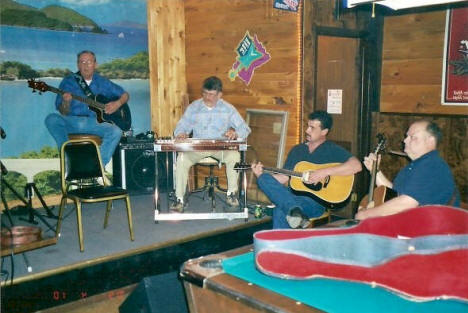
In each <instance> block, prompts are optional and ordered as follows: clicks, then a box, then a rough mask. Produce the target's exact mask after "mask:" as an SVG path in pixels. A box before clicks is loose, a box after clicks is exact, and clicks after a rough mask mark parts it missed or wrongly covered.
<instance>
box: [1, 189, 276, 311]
mask: <svg viewBox="0 0 468 313" xmlns="http://www.w3.org/2000/svg"><path fill="white" fill-rule="evenodd" d="M131 205H132V211H133V227H134V233H135V240H134V241H130V237H129V231H128V225H127V218H126V211H125V205H124V202H123V201H114V207H113V209H112V212H111V213H110V217H109V225H108V227H107V228H106V229H104V228H103V222H104V213H105V203H98V204H85V205H84V206H83V230H84V248H85V250H84V252H80V249H79V244H78V234H77V222H76V213H75V211H74V206H73V205H72V204H68V206H67V208H66V210H65V212H64V219H63V224H62V230H61V236H60V238H58V240H57V241H56V243H54V242H52V243H51V244H49V245H46V246H44V247H41V248H39V249H36V250H33V251H29V252H26V253H25V254H24V255H25V256H26V258H27V260H28V262H29V264H30V267H31V269H32V271H31V272H28V269H27V266H26V262H25V260H24V258H23V254H16V255H13V256H10V255H8V256H3V257H2V271H3V274H2V299H1V301H2V312H35V311H38V310H43V309H46V308H51V307H56V306H59V305H63V304H66V303H69V302H72V301H76V300H79V299H82V298H88V297H92V296H93V295H98V294H103V293H106V292H108V291H112V290H116V289H119V288H122V287H125V286H130V285H132V284H137V283H139V282H140V281H141V280H142V279H143V278H145V277H147V276H151V275H158V274H162V273H168V272H173V271H178V270H179V268H180V266H181V264H183V263H184V262H185V261H186V260H188V259H191V258H197V257H199V256H202V255H207V254H212V253H218V252H221V251H225V250H228V249H232V248H236V247H240V246H243V245H246V244H250V243H252V242H253V239H252V234H253V233H254V232H256V231H258V230H263V229H270V228H271V219H270V218H269V217H264V218H261V219H257V218H255V217H253V216H252V215H251V214H249V218H248V219H247V220H245V219H234V220H227V219H216V220H209V219H208V220H183V221H158V222H157V223H156V222H155V220H154V203H153V197H152V195H151V194H145V195H132V196H131ZM163 205H164V204H163ZM222 207H223V203H222V202H221V201H219V202H218V204H217V209H218V210H220V211H221V210H222ZM39 211H40V210H39ZM52 211H53V212H54V213H57V211H58V208H57V207H55V208H53V209H52ZM187 211H188V212H200V213H201V212H210V202H209V201H208V200H206V201H203V200H202V199H200V198H198V197H196V196H192V198H191V200H190V202H189V207H188V208H187ZM11 213H12V215H13V219H14V221H15V224H16V225H28V226H31V224H29V223H27V222H25V221H19V218H21V217H23V218H24V217H27V216H25V215H24V213H25V212H22V211H21V210H19V209H18V208H17V209H13V210H11ZM3 215H4V214H2V219H3V222H2V227H3V224H7V225H8V221H7V219H6V218H5V216H3ZM45 220H46V221H47V222H48V223H50V224H52V225H53V226H55V224H56V220H55V219H53V218H45ZM39 222H40V221H39ZM39 226H40V227H41V228H42V230H43V236H44V237H53V236H54V233H53V232H52V231H51V230H48V229H47V227H46V226H45V225H43V224H42V223H41V222H40V224H39ZM12 276H13V279H11V278H12Z"/></svg>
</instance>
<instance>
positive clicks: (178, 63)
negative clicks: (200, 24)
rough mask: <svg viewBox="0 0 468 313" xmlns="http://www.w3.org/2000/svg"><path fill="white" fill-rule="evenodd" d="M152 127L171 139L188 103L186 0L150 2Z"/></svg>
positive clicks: (149, 46) (160, 134)
mask: <svg viewBox="0 0 468 313" xmlns="http://www.w3.org/2000/svg"><path fill="white" fill-rule="evenodd" d="M147 7H148V37H149V38H148V50H149V61H150V94H151V128H152V129H153V131H155V132H156V134H158V136H171V134H172V132H173V130H174V127H175V125H176V124H177V121H178V120H179V117H180V115H181V114H182V112H183V108H184V107H185V105H186V104H187V102H188V96H187V82H186V75H185V65H186V62H185V17H184V1H183V0H170V1H168V0H148V4H147Z"/></svg>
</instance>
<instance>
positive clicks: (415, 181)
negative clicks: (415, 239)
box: [355, 120, 460, 220]
mask: <svg viewBox="0 0 468 313" xmlns="http://www.w3.org/2000/svg"><path fill="white" fill-rule="evenodd" d="M441 138H442V132H441V130H440V128H439V127H438V126H437V125H436V124H435V123H434V122H429V121H425V120H422V121H417V122H414V123H413V124H411V126H410V127H409V129H408V132H407V133H406V138H405V140H404V143H405V152H406V154H407V155H408V157H409V158H410V159H411V163H409V164H408V165H407V166H406V167H404V168H403V169H402V170H401V171H400V172H399V173H398V175H397V176H396V178H395V180H394V181H393V183H392V182H391V181H390V180H388V179H387V178H386V177H385V175H384V174H383V173H382V172H381V171H378V172H377V176H376V184H377V186H382V185H383V186H386V187H388V188H393V189H394V190H395V191H396V192H397V194H398V196H397V197H395V198H393V199H390V200H388V201H386V202H384V203H382V204H381V205H379V206H376V207H372V204H371V205H370V206H368V207H367V208H359V211H358V213H357V214H356V216H355V218H356V219H359V220H363V219H366V218H369V217H374V216H385V215H391V214H395V213H399V212H401V211H404V210H407V209H410V208H415V207H417V206H420V205H427V204H440V205H454V206H459V205H460V195H459V193H458V190H457V188H456V185H455V181H454V179H453V175H452V172H451V171H450V168H449V166H448V165H447V163H446V162H445V161H444V159H442V158H441V157H440V155H439V152H438V151H437V144H438V143H439V142H440V140H441ZM375 160H376V156H375V154H373V153H371V154H369V156H367V157H365V158H364V165H365V166H366V168H367V169H370V168H371V167H372V163H373V162H374V161H375Z"/></svg>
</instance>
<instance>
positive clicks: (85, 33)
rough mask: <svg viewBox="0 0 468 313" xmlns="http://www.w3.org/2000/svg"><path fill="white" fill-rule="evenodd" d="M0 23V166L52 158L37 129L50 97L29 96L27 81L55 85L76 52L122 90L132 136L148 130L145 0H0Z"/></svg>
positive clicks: (50, 145)
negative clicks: (86, 53) (0, 133)
mask: <svg viewBox="0 0 468 313" xmlns="http://www.w3.org/2000/svg"><path fill="white" fill-rule="evenodd" d="M0 24H1V25H0V126H1V127H2V129H3V130H4V131H5V134H6V137H5V138H4V139H1V142H0V158H1V159H2V160H4V162H3V163H6V162H5V160H6V159H11V158H15V159H24V158H53V157H54V156H57V155H56V153H57V150H56V144H55V141H54V140H53V138H52V137H51V136H50V134H49V133H48V131H47V129H46V127H45V125H44V119H45V117H46V116H47V115H48V114H49V113H51V112H53V111H55V106H54V101H55V97H56V94H54V93H52V92H44V93H38V92H34V93H33V90H32V89H30V88H29V87H28V82H27V81H28V79H31V78H34V79H36V80H40V81H43V82H45V83H46V84H47V85H49V86H53V87H58V85H59V84H60V81H61V79H62V78H63V77H64V76H65V75H66V74H68V73H70V72H71V71H73V72H75V71H76V70H77V68H76V54H77V53H78V52H79V51H82V50H92V51H94V52H95V53H96V57H97V61H98V64H99V67H98V71H99V72H100V73H101V74H103V75H104V76H106V77H108V78H110V79H112V80H113V81H115V82H116V83H118V84H120V85H121V86H122V87H123V88H124V89H126V90H127V91H128V92H129V94H130V102H129V106H130V110H131V114H132V120H133V121H132V129H133V132H134V133H135V134H138V133H140V132H145V131H148V130H150V129H151V125H150V94H149V66H148V34H147V24H146V0H132V1H127V0H0ZM33 163H34V162H31V166H34V165H33ZM7 168H8V166H7Z"/></svg>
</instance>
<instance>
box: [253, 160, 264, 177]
mask: <svg viewBox="0 0 468 313" xmlns="http://www.w3.org/2000/svg"><path fill="white" fill-rule="evenodd" d="M251 167H252V172H253V173H254V174H255V176H257V177H259V176H260V175H262V174H263V164H262V162H257V163H252V166H251Z"/></svg>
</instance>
